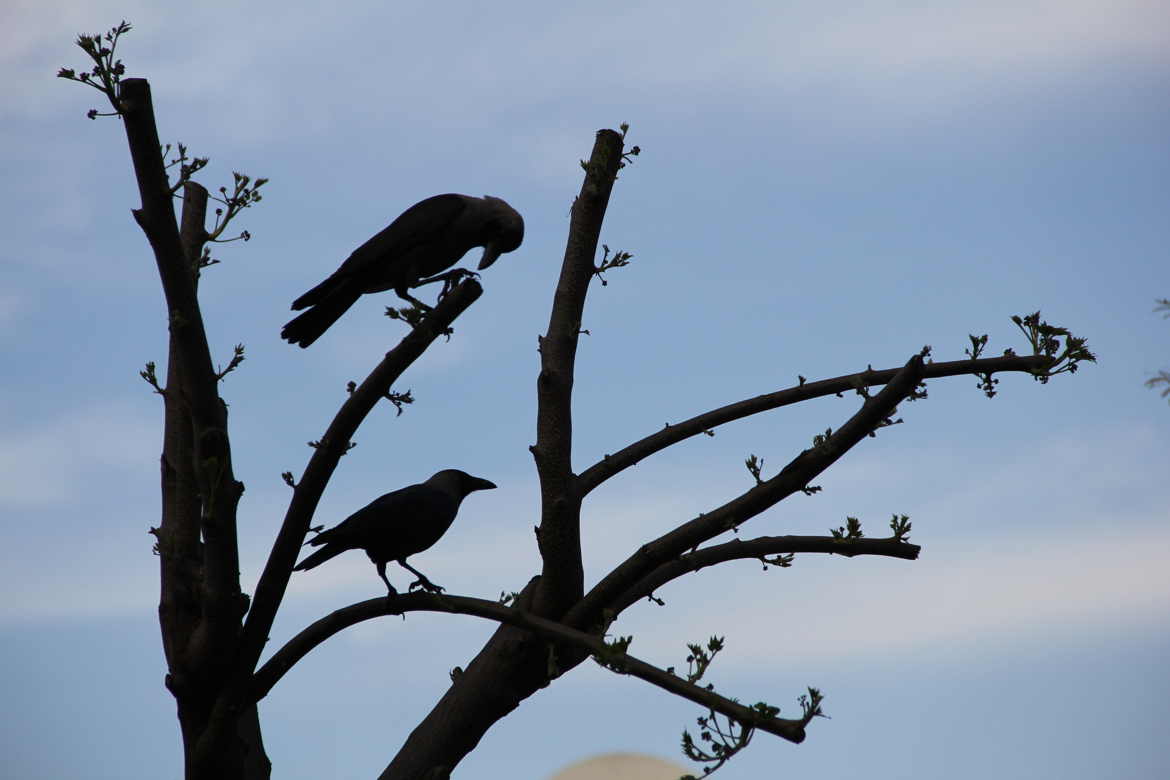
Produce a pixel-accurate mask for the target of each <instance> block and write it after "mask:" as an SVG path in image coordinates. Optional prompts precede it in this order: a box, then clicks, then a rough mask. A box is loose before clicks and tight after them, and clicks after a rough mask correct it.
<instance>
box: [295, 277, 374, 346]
mask: <svg viewBox="0 0 1170 780" xmlns="http://www.w3.org/2000/svg"><path fill="white" fill-rule="evenodd" d="M307 294H308V293H306V295H307ZM360 296H361V293H351V292H349V291H347V290H338V291H337V292H334V293H333V294H332V295H329V296H328V297H327V298H325V299H324V300H322V301H320V302H318V303H317V304H316V305H315V306H313V308H311V309H309V310H308V311H306V312H305V313H304V314H301V315H299V316H298V317H296V318H294V319H292V320H290V321H289V322H288V323H287V324H285V326H284V327H283V328H282V329H281V331H280V337H281V338H282V339H284V340H285V341H288V342H289V343H290V344H299V345H300V346H301V347H302V348H304V347H307V346H309V345H310V344H312V343H313V342H314V341H316V340H317V339H318V338H320V337H321V334H322V333H324V332H325V331H326V330H328V329H329V326H330V325H332V324H333V323H335V322H337V320H338V318H339V317H341V315H342V314H345V312H346V311H347V310H348V309H349V307H350V306H353V305H354V303H355V302H357V299H358V298H359V297H360Z"/></svg>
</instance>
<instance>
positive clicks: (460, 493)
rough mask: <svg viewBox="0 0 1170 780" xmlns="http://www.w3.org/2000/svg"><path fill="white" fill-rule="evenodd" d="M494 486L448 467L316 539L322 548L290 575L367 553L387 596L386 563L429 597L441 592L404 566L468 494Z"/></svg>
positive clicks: (432, 540) (436, 534)
mask: <svg viewBox="0 0 1170 780" xmlns="http://www.w3.org/2000/svg"><path fill="white" fill-rule="evenodd" d="M494 487H495V485H494V484H492V483H491V482H488V481H487V480H486V479H480V478H479V477H473V476H471V475H470V474H467V473H466V472H463V471H459V470H458V469H446V470H444V471H440V472H439V473H437V474H435V475H434V476H433V477H431V478H430V479H428V480H427V481H426V482H423V483H422V484H419V485H411V486H409V487H404V488H402V489H401V490H395V491H394V492H393V493H387V494H386V495H384V496H382V497H381V498H376V499H374V500H373V501H371V502H370V503H369V504H367V505H366V506H365V507H363V508H362V509H359V510H358V511H356V512H354V513H353V514H352V515H350V516H349V517H347V518H345V519H344V520H342V521H341V522H340V523H338V524H337V525H336V526H334V527H333V528H330V529H329V530H327V531H322V532H321V533H319V534H317V535H316V536H314V537H313V538H312V539H310V540H309V541H308V542H306V544H307V545H312V546H314V547H320V546H321V545H324V547H323V548H322V549H320V550H318V551H317V552H315V553H313V554H312V555H310V556H309V557H308V558H305V560H303V561H301V562H300V563H299V564H297V566H296V567H295V568H294V569H293V571H307V570H308V569H312V568H313V567H315V566H320V565H321V564H322V563H324V562H325V561H327V560H329V559H330V558H332V557H334V556H336V555H340V554H341V553H343V552H345V551H346V550H365V551H366V555H368V556H370V560H371V561H373V562H374V564H375V565H377V567H378V576H379V577H381V578H382V582H384V583H386V588H387V589H388V590H389V591H390V595H392V596H393V595H395V594H396V593H397V592H398V591H396V590H394V586H393V585H391V584H390V580H388V579H386V563H387V562H389V561H395V562H397V563H398V564H399V565H400V566H402V567H403V568H405V569H409V570H410V571H411V572H412V573H413V574H414V575H415V576H416V577H418V579H417V580H416V581H414V582H412V583H411V584H410V588H409V590H414V588H415V587H416V586H421V587H422V588H423V589H425V590H428V591H430V592H432V593H438V592H441V591H442V590H443V589H442V588H440V587H439V586H438V585H436V584H434V583H433V582H431V581H430V580H428V579H427V578H426V577H425V576H424V575H423V574H422V572H420V571H419V570H418V569H416V568H414V567H413V566H411V565H410V564H409V563H407V562H406V559H407V557H409V556H411V555H414V554H415V553H420V552H422V551H423V550H426V549H428V548H429V547H431V546H432V545H433V544H434V543H435V542H437V541H439V538H440V537H442V535H443V534H445V533H446V532H447V529H448V528H450V527H451V523H452V521H454V520H455V515H456V514H457V513H458V512H459V504H460V503H462V501H463V499H464V498H466V497H467V495H468V494H469V493H472V492H474V491H476V490H491V489H492V488H494Z"/></svg>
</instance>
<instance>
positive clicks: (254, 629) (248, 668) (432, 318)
mask: <svg viewBox="0 0 1170 780" xmlns="http://www.w3.org/2000/svg"><path fill="white" fill-rule="evenodd" d="M482 294H483V288H482V287H480V285H479V282H477V281H475V280H474V279H466V280H464V281H463V282H462V283H461V284H459V285H458V286H457V287H456V288H455V289H454V290H453V291H452V292H451V293H450V294H449V295H447V297H445V298H444V299H443V300H442V301H440V302H439V304H438V305H437V306H436V307H435V308H434V309H433V310H432V311H431V312H430V314H428V315H427V316H426V318H425V319H423V321H422V322H420V323H419V324H418V325H416V326H415V327H414V328H413V329H412V330H411V331H410V332H409V333H407V334H406V336H404V337H403V339H402V341H401V342H399V344H398V346H396V347H395V348H394V349H392V350H390V351H389V352H387V353H386V356H385V357H384V358H383V359H382V362H381V363H379V364H378V366H377V367H376V368H375V369H374V370H373V371H372V372H370V375H369V376H368V377H366V379H365V381H364V382H362V383H361V384H360V385H359V386H358V387H357V388H356V389H354V391H353V392H352V393H350V396H349V398H348V399H347V400H346V401H345V403H344V404H342V405H341V409H339V410H338V412H337V415H336V416H335V417H334V418H333V422H331V423H330V424H329V428H328V429H327V430H326V431H325V435H324V436H323V437H322V439H321V441H320V442H319V443H318V445H317V448H316V450H315V451H314V452H313V456H312V457H311V458H310V459H309V465H308V466H306V467H305V472H304V474H303V475H302V476H301V480H300V482H298V483H297V486H296V489H295V490H294V492H293V497H292V500H291V501H290V502H289V506H288V511H287V512H286V513H285V516H284V522H283V523H282V525H281V527H280V533H279V534H277V537H276V541H275V542H274V543H273V545H272V552H271V553H269V555H268V562H267V563H266V564H265V566H264V572H263V573H262V574H261V575H260V582H259V583H258V584H257V586H256V596H255V599H254V600H253V603H252V609H251V610H250V611H249V612H248V618H247V620H246V621H245V623H244V632H243V636H242V637H241V639H240V653H239V657H238V673H239V674H240V675H241V677H246V676H250V675H251V673H252V670H254V669H255V668H256V664H257V662H258V661H259V659H260V653H261V652H262V651H263V649H264V645H265V643H266V642H267V641H268V632H269V631H270V630H271V628H272V622H273V620H274V619H275V617H276V611H277V609H278V608H279V607H280V602H281V600H282V599H283V598H284V591H285V588H287V587H288V580H289V576H290V575H291V574H292V568H293V566H294V565H296V562H297V554H298V552H299V551H300V547H301V543H302V542H303V541H304V539H305V534H306V533H308V530H309V522H310V521H311V520H312V518H313V513H314V512H315V511H316V510H317V503H318V502H319V501H320V500H321V494H322V493H323V492H324V490H325V485H326V484H327V483H328V482H329V478H330V476H332V474H333V470H334V469H335V468H337V462H338V460H340V459H341V456H342V455H344V454H345V452H346V450H347V449H348V448H349V441H350V438H351V437H352V436H353V434H354V433H355V432H356V431H357V429H358V426H359V425H361V423H362V421H363V420H365V418H366V415H368V414H369V413H370V411H371V410H372V409H373V408H374V405H375V404H377V403H378V401H379V400H381V399H382V398H384V397H385V396H386V394H387V393H388V392H389V391H390V387H391V385H393V384H394V382H395V381H396V380H397V379H398V377H399V376H401V375H402V372H403V371H405V370H406V369H407V368H408V367H409V366H410V364H411V363H413V362H414V361H415V360H417V359H418V357H419V356H420V355H422V353H423V352H424V351H425V350H426V348H427V347H429V346H430V345H431V342H433V341H434V340H435V339H436V338H438V337H439V336H440V335H442V334H443V333H444V332H446V330H447V328H448V327H449V326H450V325H451V323H452V322H454V321H455V319H456V318H457V317H458V316H459V315H460V314H462V313H463V312H464V311H466V309H467V308H468V307H469V306H471V304H472V303H474V302H475V300H476V299H477V298H479V296H480V295H482Z"/></svg>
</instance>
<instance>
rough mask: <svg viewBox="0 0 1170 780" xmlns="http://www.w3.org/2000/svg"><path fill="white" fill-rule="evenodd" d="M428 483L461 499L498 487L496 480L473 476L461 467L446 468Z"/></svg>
mask: <svg viewBox="0 0 1170 780" xmlns="http://www.w3.org/2000/svg"><path fill="white" fill-rule="evenodd" d="M426 484H428V485H431V486H432V487H437V488H439V489H441V490H445V491H447V492H449V493H451V494H453V495H457V496H459V498H460V499H461V500H462V499H463V498H464V497H465V496H467V494H469V493H474V492H475V491H477V490H493V489H494V488H495V487H496V485H495V483H494V482H489V481H488V480H486V479H480V478H479V477H473V476H471V475H470V474H468V473H467V472H466V471H460V470H459V469H444V470H443V471H440V472H439V473H438V474H435V475H434V476H433V477H431V478H430V479H428V480H427V482H426Z"/></svg>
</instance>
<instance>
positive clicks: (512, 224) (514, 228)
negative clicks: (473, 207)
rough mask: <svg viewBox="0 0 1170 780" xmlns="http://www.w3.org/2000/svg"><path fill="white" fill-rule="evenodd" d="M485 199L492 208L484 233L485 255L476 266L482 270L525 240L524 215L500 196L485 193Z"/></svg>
mask: <svg viewBox="0 0 1170 780" xmlns="http://www.w3.org/2000/svg"><path fill="white" fill-rule="evenodd" d="M483 200H484V202H485V203H486V204H488V206H489V207H490V209H491V216H490V217H489V218H488V220H487V223H486V226H485V229H484V233H485V235H486V239H487V240H486V242H485V243H484V245H483V257H482V258H481V259H480V261H479V265H478V266H476V268H477V269H478V270H480V271H482V270H483V269H485V268H487V267H488V266H489V265H491V264H492V263H494V262H496V260H497V259H499V257H500V255H502V254H506V253H508V252H511V251H513V250H515V249H518V248H519V247H520V244H521V243H522V242H523V241H524V217H522V216H520V213H519V212H518V211H516V209H514V208H512V207H511V206H509V205H508V204H507V202H505V201H504V200H502V199H500V198H494V197H492V196H491V195H484V196H483Z"/></svg>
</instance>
